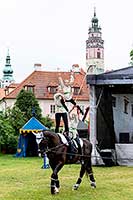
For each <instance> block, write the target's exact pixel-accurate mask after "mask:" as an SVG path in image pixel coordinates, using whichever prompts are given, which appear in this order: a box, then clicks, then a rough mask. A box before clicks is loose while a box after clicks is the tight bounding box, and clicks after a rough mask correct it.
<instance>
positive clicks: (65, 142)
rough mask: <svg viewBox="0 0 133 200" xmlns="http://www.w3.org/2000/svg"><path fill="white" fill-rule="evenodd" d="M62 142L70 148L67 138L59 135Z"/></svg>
mask: <svg viewBox="0 0 133 200" xmlns="http://www.w3.org/2000/svg"><path fill="white" fill-rule="evenodd" d="M57 134H58V135H59V137H60V139H61V141H62V143H63V144H66V145H67V146H69V144H68V142H67V139H66V138H65V136H64V135H63V134H62V133H57Z"/></svg>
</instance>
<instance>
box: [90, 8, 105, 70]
mask: <svg viewBox="0 0 133 200" xmlns="http://www.w3.org/2000/svg"><path fill="white" fill-rule="evenodd" d="M91 23H92V24H91V27H90V28H89V30H88V39H87V40H86V71H87V73H88V74H100V73H103V72H104V40H102V33H101V27H100V26H99V25H98V18H97V17H96V10H95V9H94V17H93V18H92V20H91Z"/></svg>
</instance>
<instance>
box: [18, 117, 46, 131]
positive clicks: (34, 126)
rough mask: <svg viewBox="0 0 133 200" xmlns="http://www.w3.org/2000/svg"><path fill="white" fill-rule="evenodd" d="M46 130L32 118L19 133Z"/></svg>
mask: <svg viewBox="0 0 133 200" xmlns="http://www.w3.org/2000/svg"><path fill="white" fill-rule="evenodd" d="M43 130H48V128H47V127H45V126H44V125H43V124H42V123H41V122H39V121H38V120H37V119H36V118H35V117H32V118H31V119H30V120H29V121H28V122H27V123H26V124H25V125H24V126H23V127H22V128H21V129H20V133H25V132H27V133H29V132H34V133H37V132H39V131H43Z"/></svg>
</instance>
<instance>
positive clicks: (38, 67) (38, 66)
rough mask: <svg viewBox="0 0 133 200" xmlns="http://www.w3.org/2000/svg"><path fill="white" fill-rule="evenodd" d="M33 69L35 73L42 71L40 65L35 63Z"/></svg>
mask: <svg viewBox="0 0 133 200" xmlns="http://www.w3.org/2000/svg"><path fill="white" fill-rule="evenodd" d="M34 69H35V71H41V70H42V65H41V64H40V63H35V64H34Z"/></svg>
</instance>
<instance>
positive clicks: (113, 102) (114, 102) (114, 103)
mask: <svg viewBox="0 0 133 200" xmlns="http://www.w3.org/2000/svg"><path fill="white" fill-rule="evenodd" d="M112 106H113V107H116V97H114V96H112Z"/></svg>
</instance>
